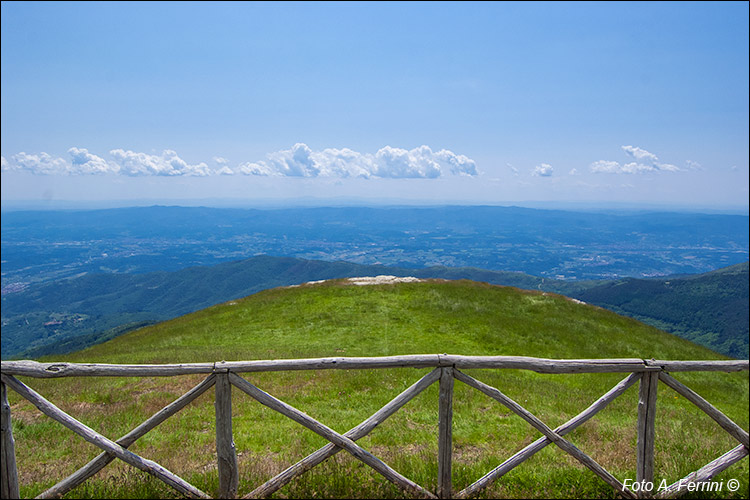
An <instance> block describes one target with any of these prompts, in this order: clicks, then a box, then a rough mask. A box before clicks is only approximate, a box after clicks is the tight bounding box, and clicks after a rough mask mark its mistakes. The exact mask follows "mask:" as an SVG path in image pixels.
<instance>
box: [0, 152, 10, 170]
mask: <svg viewBox="0 0 750 500" xmlns="http://www.w3.org/2000/svg"><path fill="white" fill-rule="evenodd" d="M0 170H1V171H3V172H5V171H7V170H10V164H9V163H8V160H6V159H5V157H4V156H0Z"/></svg>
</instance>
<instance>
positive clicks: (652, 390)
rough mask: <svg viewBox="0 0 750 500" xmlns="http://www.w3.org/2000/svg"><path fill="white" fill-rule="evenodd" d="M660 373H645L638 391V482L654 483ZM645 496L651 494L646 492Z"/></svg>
mask: <svg viewBox="0 0 750 500" xmlns="http://www.w3.org/2000/svg"><path fill="white" fill-rule="evenodd" d="M658 385H659V374H658V373H644V374H643V377H642V378H641V385H640V388H639V391H638V441H637V456H636V473H635V475H636V481H637V482H639V483H641V482H643V481H645V482H647V483H653V481H654V430H655V422H656V394H657V387H658ZM643 493H644V494H649V493H648V492H646V491H644V492H643Z"/></svg>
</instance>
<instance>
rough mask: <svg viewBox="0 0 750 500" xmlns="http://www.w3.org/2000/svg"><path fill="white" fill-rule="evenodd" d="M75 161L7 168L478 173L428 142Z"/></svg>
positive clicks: (6, 164) (25, 162)
mask: <svg viewBox="0 0 750 500" xmlns="http://www.w3.org/2000/svg"><path fill="white" fill-rule="evenodd" d="M68 154H69V155H70V160H66V159H64V158H59V157H53V156H51V155H49V154H47V153H38V154H27V153H24V152H21V153H18V154H16V155H13V156H12V158H11V160H12V161H7V160H6V159H5V157H2V171H4V172H6V171H26V172H31V173H33V174H37V175H96V174H117V175H126V176H131V177H139V176H197V177H206V176H211V175H237V174H244V175H255V176H276V177H304V178H314V177H337V178H364V179H369V178H374V177H379V178H416V179H435V178H438V177H441V176H443V175H461V176H476V175H478V171H477V167H476V163H475V162H474V160H472V159H470V158H468V157H466V156H464V155H459V154H456V153H453V152H452V151H448V150H447V149H441V150H440V151H432V149H430V147H428V146H420V147H417V148H414V149H411V150H406V149H401V148H394V147H391V146H385V147H383V148H381V149H380V150H378V151H377V152H376V153H375V154H369V153H359V152H357V151H353V150H351V149H348V148H344V149H335V148H328V149H324V150H323V151H313V150H312V149H310V148H309V147H308V146H307V145H306V144H303V143H298V144H295V145H294V146H293V147H292V148H291V149H285V150H281V151H276V152H274V153H269V154H268V155H266V159H265V160H262V161H256V162H245V163H240V164H239V165H237V166H236V167H231V166H230V165H229V161H227V160H226V159H225V158H221V157H215V158H214V159H213V162H214V164H215V167H209V166H208V165H207V164H206V163H203V162H201V163H197V164H190V163H188V162H186V161H185V160H183V159H182V158H180V156H179V155H178V154H177V153H176V152H175V151H173V150H170V149H167V150H164V151H163V152H162V153H161V154H160V155H152V154H147V153H138V152H134V151H126V150H123V149H113V150H111V151H110V152H109V156H110V159H105V158H102V157H101V156H98V155H96V154H93V153H91V152H89V151H88V150H87V149H84V148H77V147H73V148H70V149H69V150H68Z"/></svg>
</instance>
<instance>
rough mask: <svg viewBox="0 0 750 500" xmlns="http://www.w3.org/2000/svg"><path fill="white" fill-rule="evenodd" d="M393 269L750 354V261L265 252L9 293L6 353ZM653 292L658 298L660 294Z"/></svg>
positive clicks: (92, 339)
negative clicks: (655, 266)
mask: <svg viewBox="0 0 750 500" xmlns="http://www.w3.org/2000/svg"><path fill="white" fill-rule="evenodd" d="M378 274H388V275H395V276H416V277H420V278H442V279H471V280H474V281H483V282H487V283H491V284H499V285H506V286H515V287H518V288H524V289H534V290H543V291H548V292H555V293H561V294H564V295H567V296H570V297H574V298H577V299H579V300H583V301H585V302H589V303H592V304H595V305H599V306H601V307H606V308H608V309H611V310H614V311H616V312H618V313H621V314H625V315H628V316H632V317H636V318H638V319H640V320H642V321H644V322H646V323H649V324H652V325H653V326H656V327H658V328H661V329H664V330H666V331H669V332H671V333H675V334H677V335H680V336H682V337H685V338H688V339H690V340H693V341H695V342H697V343H699V344H701V345H705V346H708V347H710V348H712V349H714V350H716V351H717V352H720V353H722V354H725V355H728V356H734V357H738V358H747V355H748V308H749V306H748V301H749V298H748V264H747V263H744V264H738V265H735V266H730V267H728V268H725V269H723V270H718V271H716V272H711V273H706V274H704V275H696V276H689V277H670V278H660V279H649V280H644V279H626V280H616V281H615V280H612V281H562V280H554V279H548V278H539V277H536V276H531V275H528V274H524V273H519V272H503V271H491V270H483V269H476V268H450V267H430V268H424V269H407V268H398V267H389V266H378V265H363V264H354V263H349V262H326V261H315V260H304V259H294V258H288V257H271V256H258V257H253V258H250V259H246V260H242V261H236V262H228V263H223V264H217V265H215V266H199V267H191V268H187V269H182V270H179V271H173V272H154V273H145V274H87V275H84V276H80V277H77V278H73V279H68V280H61V281H56V282H53V283H49V284H44V285H37V286H34V287H31V288H29V289H27V290H23V291H20V292H15V293H8V294H5V295H3V297H2V322H3V336H2V357H3V359H8V358H11V357H16V358H17V357H26V358H35V357H38V356H42V355H45V354H51V353H58V354H61V353H66V352H72V351H75V350H79V349H82V348H85V347H87V346H89V345H92V344H95V343H98V342H102V341H104V340H108V339H110V338H114V337H116V336H117V335H120V334H122V333H123V332H126V331H129V330H132V329H134V328H138V327H141V326H145V325H147V324H151V323H155V322H157V321H164V320H167V319H171V318H174V317H177V316H180V315H182V314H186V313H189V312H193V311H196V310H199V309H201V308H204V307H208V306H211V305H214V304H217V303H220V302H225V301H228V300H231V299H236V298H239V297H244V296H247V295H250V294H252V293H255V292H258V291H260V290H264V289H268V288H273V287H277V286H287V285H292V284H296V283H301V282H306V281H316V280H322V279H333V278H344V277H351V276H364V275H378ZM652 297H653V300H652Z"/></svg>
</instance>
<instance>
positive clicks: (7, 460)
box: [0, 382, 21, 498]
mask: <svg viewBox="0 0 750 500" xmlns="http://www.w3.org/2000/svg"><path fill="white" fill-rule="evenodd" d="M0 392H2V394H1V395H0V399H1V400H2V441H0V444H2V451H0V458H1V459H2V478H0V479H2V490H0V493H2V494H0V498H21V495H20V493H19V491H18V469H17V468H16V445H15V441H14V440H13V429H12V427H11V421H10V404H8V389H7V388H6V386H5V384H4V383H2V382H0Z"/></svg>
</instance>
